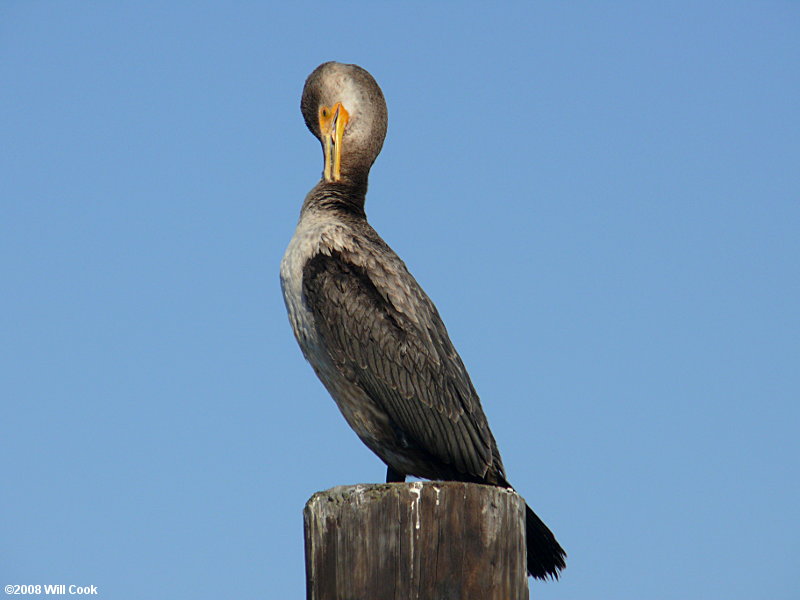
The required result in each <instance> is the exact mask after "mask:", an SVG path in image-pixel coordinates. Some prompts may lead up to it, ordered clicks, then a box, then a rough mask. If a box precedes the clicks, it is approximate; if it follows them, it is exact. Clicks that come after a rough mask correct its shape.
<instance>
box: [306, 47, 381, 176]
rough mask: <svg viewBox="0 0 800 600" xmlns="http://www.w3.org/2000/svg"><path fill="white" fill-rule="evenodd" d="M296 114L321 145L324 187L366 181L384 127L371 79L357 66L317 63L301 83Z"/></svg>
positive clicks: (377, 97)
mask: <svg viewBox="0 0 800 600" xmlns="http://www.w3.org/2000/svg"><path fill="white" fill-rule="evenodd" d="M300 110H301V111H302V112H303V117H304V118H305V120H306V125H307V126H308V128H309V129H310V130H311V133H313V134H314V135H315V136H316V137H317V139H319V141H320V142H321V144H322V151H323V155H324V159H325V167H324V170H323V178H324V179H325V181H343V180H344V181H353V182H357V181H360V180H361V179H362V178H363V179H364V180H366V177H367V176H368V175H369V169H370V167H371V166H372V163H373V162H375V159H376V158H377V157H378V154H379V153H380V151H381V147H382V146H383V140H384V138H385V137H386V124H387V121H388V114H387V110H386V101H385V100H384V98H383V92H381V88H380V87H378V84H377V83H376V82H375V79H373V77H372V75H370V74H369V73H368V72H367V71H366V70H364V69H362V68H361V67H359V66H357V65H346V64H342V63H337V62H327V63H323V64H321V65H320V66H318V67H317V68H316V69H314V71H313V72H312V73H311V75H309V76H308V79H306V84H305V87H304V88H303V97H302V100H301V101H300Z"/></svg>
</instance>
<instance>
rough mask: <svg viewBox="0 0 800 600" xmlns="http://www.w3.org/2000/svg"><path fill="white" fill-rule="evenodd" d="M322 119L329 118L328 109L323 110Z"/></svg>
mask: <svg viewBox="0 0 800 600" xmlns="http://www.w3.org/2000/svg"><path fill="white" fill-rule="evenodd" d="M322 117H323V118H325V119H327V118H328V109H327V108H323V109H322Z"/></svg>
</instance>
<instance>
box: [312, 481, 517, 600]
mask: <svg viewBox="0 0 800 600" xmlns="http://www.w3.org/2000/svg"><path fill="white" fill-rule="evenodd" d="M303 516H304V521H305V538H306V539H305V541H306V589H307V598H308V599H309V600H383V599H384V598H387V599H388V598H402V599H403V600H450V599H452V600H490V599H496V600H523V599H527V598H528V577H527V571H526V567H525V538H524V535H525V503H524V502H523V500H522V498H520V497H519V496H518V495H517V494H516V493H515V492H513V491H512V490H508V489H504V488H498V487H493V486H486V485H477V484H472V483H460V482H443V481H431V482H424V483H423V482H415V483H387V484H377V485H355V486H341V487H335V488H332V489H330V490H328V491H325V492H318V493H316V494H314V495H313V496H312V497H311V499H310V500H309V501H308V503H307V504H306V508H305V511H304V512H303Z"/></svg>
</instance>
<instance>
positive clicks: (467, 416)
mask: <svg viewBox="0 0 800 600" xmlns="http://www.w3.org/2000/svg"><path fill="white" fill-rule="evenodd" d="M300 107H301V110H302V113H303V117H304V118H305V122H306V125H307V126H308V128H309V129H310V130H311V133H313V134H314V135H315V136H316V137H317V138H318V139H319V140H320V142H321V144H322V150H323V155H324V170H323V176H322V179H321V180H320V182H319V183H318V184H317V185H316V186H315V187H314V188H313V189H312V190H311V191H310V192H309V193H308V195H307V196H306V198H305V201H304V202H303V207H302V210H301V212H300V221H299V222H298V224H297V229H296V231H295V233H294V237H293V238H292V240H291V242H290V243H289V247H288V248H287V250H286V254H285V255H284V257H283V261H282V262H281V287H282V289H283V295H284V300H285V302H286V309H287V311H288V313H289V320H290V322H291V325H292V329H293V330H294V334H295V336H296V337H297V341H298V343H299V344H300V348H301V349H302V351H303V355H304V356H305V357H306V359H307V360H308V361H309V362H310V363H311V366H312V367H313V368H314V371H315V372H316V374H317V376H318V377H319V378H320V380H322V383H323V384H324V385H325V387H326V388H327V389H328V391H329V392H330V394H331V396H333V399H334V400H335V401H336V404H337V405H338V406H339V409H340V410H341V412H342V414H343V415H344V418H345V419H346V420H347V422H348V424H349V425H350V427H352V428H353V430H354V431H355V432H356V434H358V437H359V438H361V440H362V441H363V442H364V443H365V444H366V445H367V447H368V448H369V449H370V450H372V451H373V452H374V453H375V454H377V455H378V457H380V459H381V460H382V461H383V462H385V463H386V465H387V473H386V481H387V482H402V481H405V478H406V476H407V475H414V476H416V477H422V478H425V479H439V480H455V481H469V482H475V483H483V484H490V485H498V486H504V487H510V485H509V483H508V481H506V474H505V470H504V468H503V462H502V460H501V459H500V453H499V452H498V450H497V444H496V443H495V440H494V437H493V436H492V432H491V431H490V430H489V424H488V422H487V420H486V416H485V415H484V413H483V410H482V408H481V404H480V400H479V398H478V394H477V392H476V391H475V388H474V387H473V386H472V382H471V381H470V378H469V375H468V374H467V370H466V369H465V368H464V364H463V363H462V362H461V358H460V357H459V355H458V353H457V352H456V350H455V348H454V347H453V344H452V343H451V341H450V338H449V337H448V335H447V330H446V329H445V326H444V323H442V319H441V317H440V316H439V313H438V311H437V310H436V307H435V306H434V305H433V303H432V302H431V300H430V299H429V298H428V296H427V295H426V294H425V292H424V291H423V290H422V288H421V287H420V285H419V284H418V283H417V282H416V280H415V279H414V277H412V275H411V274H410V273H409V272H408V270H407V269H406V266H405V264H404V263H403V261H402V260H400V258H399V257H398V256H397V255H396V254H395V253H394V252H393V251H392V249H391V248H390V247H389V246H388V245H387V244H386V242H384V241H383V239H381V237H380V236H379V235H378V234H377V233H376V231H375V230H374V229H373V228H372V227H371V226H370V225H369V223H367V217H366V214H365V213H364V201H365V197H366V193H367V179H368V177H369V171H370V168H371V167H372V164H373V162H375V159H376V158H377V156H378V153H379V152H380V151H381V147H382V146H383V140H384V137H385V136H386V124H387V110H386V102H385V100H384V97H383V92H381V89H380V87H378V84H377V83H376V82H375V80H374V79H373V77H372V76H371V75H370V74H369V73H368V72H367V71H366V70H364V69H362V68H361V67H359V66H356V65H347V64H341V63H336V62H327V63H324V64H322V65H320V66H319V67H317V68H316V69H315V70H314V71H313V72H312V73H311V75H309V77H308V79H307V80H306V83H305V87H304V88H303V96H302V100H301V104H300ZM526 536H527V551H528V558H527V564H528V572H529V573H530V574H531V575H532V576H534V577H538V578H541V579H545V578H547V577H548V576H549V577H554V578H557V577H558V573H559V571H560V570H561V569H563V568H564V567H565V562H564V559H565V556H566V555H565V553H564V550H563V549H562V548H561V546H560V545H559V544H558V542H557V541H556V539H555V537H554V536H553V534H552V533H551V532H550V530H549V529H548V528H547V526H546V525H545V524H544V523H543V522H542V521H541V519H539V517H537V516H536V514H535V513H534V512H533V511H532V510H531V509H530V507H527V506H526Z"/></svg>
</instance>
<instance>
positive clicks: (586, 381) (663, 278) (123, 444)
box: [0, 1, 800, 600]
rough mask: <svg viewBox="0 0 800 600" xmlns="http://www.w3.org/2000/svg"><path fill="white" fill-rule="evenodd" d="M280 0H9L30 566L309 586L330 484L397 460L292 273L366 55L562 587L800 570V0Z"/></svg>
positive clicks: (24, 561)
mask: <svg viewBox="0 0 800 600" xmlns="http://www.w3.org/2000/svg"><path fill="white" fill-rule="evenodd" d="M272 4H273V3H268V2H263V3H255V2H253V3H240V2H224V3H223V2H218V3H205V2H194V1H193V2H183V3H180V2H170V3H166V2H108V3H103V2H27V1H16V2H15V1H6V2H3V3H2V4H0V81H1V82H2V85H0V140H2V144H0V215H2V217H1V218H0V278H1V279H0V280H1V281H2V293H0V324H1V325H0V339H1V340H2V341H1V342H0V394H1V396H2V397H1V398H0V424H2V429H3V433H2V435H1V436H0V474H2V479H3V483H2V486H1V488H2V489H1V491H0V583H2V584H3V585H6V584H60V583H64V584H78V585H90V584H91V585H97V586H98V588H99V590H100V592H101V596H102V597H105V598H114V599H140V598H193V599H195V598H198V599H202V598H221V597H231V598H276V599H279V598H302V597H303V595H304V593H305V592H304V586H305V583H304V562H303V541H302V537H303V532H302V516H301V511H302V508H303V505H304V503H305V501H306V500H307V499H308V497H309V496H310V495H311V494H312V493H314V492H315V491H317V490H322V489H326V488H329V487H331V486H334V485H342V484H351V483H359V482H377V481H381V480H382V478H383V477H384V472H385V471H384V466H383V464H382V463H380V461H379V460H378V459H377V458H376V457H374V456H373V455H372V454H371V453H370V452H369V451H368V450H367V449H366V448H365V447H363V446H362V445H361V443H360V442H359V441H358V439H357V438H356V436H355V435H354V434H353V433H352V432H351V431H350V430H349V429H348V427H347V426H346V424H345V423H344V420H343V419H342V418H341V416H340V415H339V413H338V411H337V409H336V407H335V405H334V403H333V401H332V400H331V399H330V398H329V397H328V395H327V393H326V392H325V390H324V389H323V387H322V385H321V384H320V383H319V382H318V381H317V380H316V378H315V377H314V375H313V372H312V371H311V369H310V367H309V366H308V365H307V364H306V363H305V362H304V360H303V359H302V356H301V354H300V351H299V350H298V348H297V345H296V343H295V341H294V339H293V337H292V334H291V331H290V328H289V325H288V322H287V319H286V314H285V309H284V306H283V300H282V298H281V293H280V287H279V283H278V265H279V262H280V259H281V256H282V254H283V251H284V249H285V247H286V244H287V243H288V241H289V239H290V237H291V235H292V231H293V229H294V226H295V223H296V220H297V216H298V212H299V208H300V204H301V202H302V200H303V197H304V195H305V193H306V192H307V191H308V189H310V188H311V187H312V186H313V185H314V184H315V183H316V181H317V179H318V177H319V174H320V172H321V168H322V155H321V152H320V149H319V146H318V143H317V141H316V140H315V139H314V138H313V137H312V136H311V135H310V134H309V133H308V131H307V130H306V128H305V125H304V123H303V120H302V117H301V115H300V110H299V100H300V92H301V89H302V86H303V82H304V80H305V77H306V76H307V75H308V73H310V72H311V70H312V69H313V68H314V67H316V66H317V65H318V64H319V63H321V62H323V61H327V60H339V61H343V62H355V63H358V64H360V65H362V66H364V67H365V68H367V69H369V70H370V71H371V72H372V74H373V75H374V76H375V77H376V79H377V80H378V82H379V83H380V84H381V86H382V88H383V90H384V93H385V95H386V98H387V101H388V105H389V118H390V123H389V133H388V138H387V141H386V145H385V147H384V151H383V153H382V155H381V156H380V158H379V159H378V161H377V163H376V164H375V167H374V169H373V176H372V179H371V186H370V193H369V196H368V199H367V212H368V215H369V217H370V220H371V222H372V223H373V225H374V226H375V227H376V229H377V230H378V231H379V232H380V233H381V234H382V235H383V237H384V238H385V239H386V240H387V241H388V242H389V243H390V244H391V245H392V246H393V247H394V249H395V250H396V251H397V252H398V253H399V254H400V256H402V257H403V258H404V260H405V261H406V263H407V264H408V266H409V268H410V269H411V271H412V272H413V273H414V274H415V276H416V277H417V279H418V280H419V281H420V283H421V284H422V285H423V286H424V287H425V289H426V290H427V292H428V294H429V295H430V296H431V297H432V298H433V300H434V301H435V302H436V303H437V305H438V307H439V310H440V312H441V314H442V316H443V318H444V320H445V323H446V324H447V326H448V329H449V331H450V335H451V337H452V339H453V341H454V343H455V344H456V347H457V348H458V349H459V351H460V353H461V355H462V357H463V359H464V362H465V363H466V365H467V367H468V369H469V371H470V373H471V375H472V378H473V381H474V383H475V385H476V387H477V389H478V391H479V393H480V394H481V397H482V400H483V405H484V408H485V411H486V413H487V414H488V416H489V421H490V423H491V425H492V428H493V431H494V434H495V437H496V438H497V440H498V443H499V445H500V449H501V451H502V453H503V457H504V461H505V465H506V468H507V471H508V474H509V478H510V480H511V481H512V483H513V484H514V485H515V486H516V487H517V488H518V489H519V491H520V492H521V493H522V494H523V495H524V496H525V497H526V499H527V500H528V501H529V503H530V504H531V505H532V506H533V507H534V508H535V510H536V511H537V512H538V513H539V514H540V515H541V516H542V518H543V519H544V520H545V521H546V522H547V523H548V524H549V526H550V527H551V528H552V529H553V531H554V532H555V533H556V534H557V536H558V538H559V540H560V541H561V543H562V544H563V545H564V547H565V548H566V550H567V551H568V553H569V561H568V568H567V570H566V571H565V572H564V575H563V578H562V580H561V581H560V582H559V583H547V584H541V583H536V582H533V583H532V595H533V596H534V597H536V598H539V599H550V598H552V599H555V598H573V599H575V598H598V599H608V598H614V599H615V600H627V599H630V600H634V599H635V600H641V599H643V598H646V599H648V600H659V599H662V598H663V599H676V598H680V599H681V600H691V599H698V600H708V599H714V598H724V599H725V600H735V599H747V600H752V599H753V598H769V599H770V600H796V599H797V598H798V597H800V518H798V506H800V443H799V442H798V437H800V436H798V430H799V429H800V403H799V402H798V400H800V71H799V70H798V67H799V65H800V34H799V33H798V32H800V4H798V3H796V2H736V1H733V2H731V1H724V2H675V3H663V2H649V3H648V2H644V3H643V2H619V3H582V2H569V3H566V2H563V3H562V2H552V3H536V4H533V3H524V4H523V3H521V4H518V5H514V4H511V5H508V4H506V5H502V6H497V7H495V8H486V6H488V5H484V4H483V3H481V4H464V3H459V4H444V3H441V4H436V5H433V4H432V3H423V2H419V3H399V2H398V3H375V2H370V3H363V4H360V3H348V2H338V3H337V2H327V3H315V4H311V3H307V4H303V3H296V4H294V7H293V8H273V7H271V6H272ZM286 4H288V3H286Z"/></svg>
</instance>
